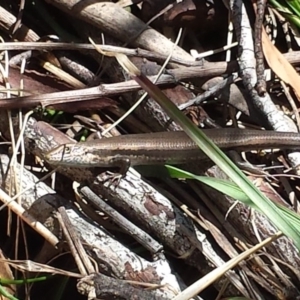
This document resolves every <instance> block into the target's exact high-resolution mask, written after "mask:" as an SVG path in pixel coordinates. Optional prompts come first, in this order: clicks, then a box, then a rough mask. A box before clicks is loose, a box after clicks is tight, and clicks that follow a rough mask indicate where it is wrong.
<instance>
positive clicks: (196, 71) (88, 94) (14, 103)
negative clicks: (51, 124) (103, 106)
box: [0, 62, 237, 109]
mask: <svg viewBox="0 0 300 300" xmlns="http://www.w3.org/2000/svg"><path fill="white" fill-rule="evenodd" d="M236 70H237V64H236V62H230V63H225V62H218V63H207V64H205V66H203V67H182V68H178V69H174V70H169V71H168V73H169V74H170V75H162V76H161V77H160V78H159V79H158V81H157V85H162V84H170V83H174V82H175V81H179V80H185V79H190V78H195V77H198V78H200V77H208V76H211V77H214V76H218V75H221V74H224V73H232V72H235V71H236ZM155 78H156V76H150V77H149V79H150V80H151V81H153V80H155ZM140 89H141V87H140V86H139V85H138V84H137V83H136V82H135V81H134V80H129V81H126V82H120V83H113V84H101V85H100V86H97V87H93V88H87V89H81V90H75V91H65V92H56V93H48V94H42V95H34V96H26V97H16V98H12V99H2V100H1V101H0V108H2V109H13V108H24V107H35V106H38V105H42V106H43V107H45V106H49V105H55V104H60V103H66V101H67V102H77V101H80V102H81V101H86V100H93V99H99V98H100V97H103V96H106V97H107V96H116V95H119V94H122V93H124V92H133V91H137V90H140Z"/></svg>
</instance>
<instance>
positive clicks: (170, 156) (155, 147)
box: [45, 128, 300, 172]
mask: <svg viewBox="0 0 300 300" xmlns="http://www.w3.org/2000/svg"><path fill="white" fill-rule="evenodd" d="M204 132H205V133H206V134H207V136H208V137H209V138H211V140H212V141H213V142H215V143H216V144H217V145H218V146H219V147H220V148H222V149H224V150H229V149H236V150H239V151H245V150H254V149H267V148H268V149H269V148H280V149H283V148H289V149H300V134H299V133H291V132H276V131H261V130H248V129H246V130H244V129H233V128H226V129H206V130H204ZM205 158H206V156H205V155H204V153H202V152H201V150H200V149H199V147H198V146H197V145H196V144H195V143H194V142H193V141H192V140H191V139H190V138H189V137H188V136H187V135H186V134H185V133H184V132H180V131H177V132H157V133H147V134H130V135H122V136H118V137H112V138H106V139H100V140H95V141H89V142H82V143H76V144H64V145H60V146H58V147H57V148H55V149H53V150H51V151H49V152H48V153H46V154H45V160H46V161H48V162H49V163H51V164H53V165H60V166H70V167H82V168H92V167H120V168H121V169H122V170H123V172H126V171H127V169H128V167H129V166H130V165H149V164H150V165H152V164H153V165H157V164H184V163H188V162H192V161H197V160H201V159H205Z"/></svg>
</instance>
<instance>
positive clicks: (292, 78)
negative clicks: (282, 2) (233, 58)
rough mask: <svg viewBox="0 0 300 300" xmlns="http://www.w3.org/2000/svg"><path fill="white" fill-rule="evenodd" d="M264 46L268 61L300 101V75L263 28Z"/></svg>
mask: <svg viewBox="0 0 300 300" xmlns="http://www.w3.org/2000/svg"><path fill="white" fill-rule="evenodd" d="M262 30H263V32H262V46H263V52H264V55H265V58H266V61H267V62H268V64H269V67H270V68H271V69H272V71H273V72H274V73H275V74H276V75H277V76H278V77H279V78H280V79H281V80H283V81H284V82H285V83H287V84H289V85H290V86H291V87H292V88H293V89H294V92H295V94H296V96H297V98H298V100H299V101H300V77H299V75H298V73H297V72H296V70H295V69H294V68H293V67H292V65H291V64H290V63H289V62H288V61H287V60H286V58H285V57H284V56H283V55H282V53H280V52H279V51H278V49H277V48H276V47H275V46H274V45H273V44H272V43H271V41H270V39H269V38H268V36H267V33H266V31H265V29H264V28H262Z"/></svg>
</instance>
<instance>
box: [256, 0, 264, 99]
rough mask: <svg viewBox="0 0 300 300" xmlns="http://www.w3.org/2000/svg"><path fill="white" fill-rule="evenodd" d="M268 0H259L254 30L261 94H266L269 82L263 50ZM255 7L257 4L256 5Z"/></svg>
mask: <svg viewBox="0 0 300 300" xmlns="http://www.w3.org/2000/svg"><path fill="white" fill-rule="evenodd" d="M266 3H267V0H257V10H256V19H255V31H254V53H255V58H256V74H257V82H256V86H255V88H256V91H257V93H258V95H259V96H264V95H265V93H266V91H267V84H266V79H265V64H264V55H263V51H262V41H261V36H262V25H263V20H264V13H265V8H266ZM254 7H255V5H254Z"/></svg>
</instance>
